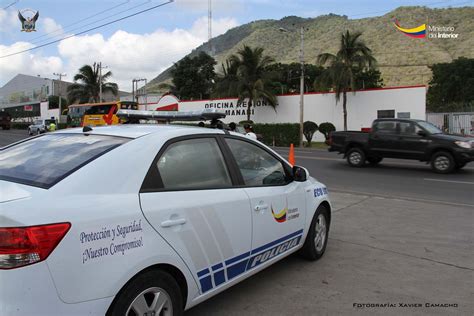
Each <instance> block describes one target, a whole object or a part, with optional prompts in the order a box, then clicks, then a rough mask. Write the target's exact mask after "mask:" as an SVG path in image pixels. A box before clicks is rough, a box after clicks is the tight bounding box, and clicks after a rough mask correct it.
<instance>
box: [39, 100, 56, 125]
mask: <svg viewBox="0 0 474 316" xmlns="http://www.w3.org/2000/svg"><path fill="white" fill-rule="evenodd" d="M40 109H41V112H40V113H41V119H43V120H45V119H50V118H51V117H54V118H55V119H56V120H58V121H59V109H52V110H50V109H49V102H48V101H46V102H41V104H40Z"/></svg>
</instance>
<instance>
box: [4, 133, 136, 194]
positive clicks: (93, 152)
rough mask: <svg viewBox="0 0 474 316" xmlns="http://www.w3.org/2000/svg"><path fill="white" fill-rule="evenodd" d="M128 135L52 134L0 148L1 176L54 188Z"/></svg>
mask: <svg viewBox="0 0 474 316" xmlns="http://www.w3.org/2000/svg"><path fill="white" fill-rule="evenodd" d="M129 140H130V139H128V138H123V137H113V136H101V135H85V134H48V135H44V136H40V137H37V138H34V139H31V140H27V141H25V142H22V143H19V144H17V145H13V146H11V147H6V148H4V149H2V150H0V180H7V181H12V182H17V183H22V184H27V185H32V186H37V187H41V188H46V189H47V188H50V187H51V186H53V185H54V184H56V183H57V182H59V181H61V180H62V179H64V178H65V177H67V176H68V175H70V174H71V173H73V172H74V171H76V170H78V169H79V168H81V167H82V166H84V165H86V164H88V163H89V162H91V161H92V160H94V159H96V158H97V157H99V156H101V155H103V154H105V153H106V152H108V151H110V150H112V149H114V148H116V147H118V146H120V145H122V144H123V143H125V142H127V141H129Z"/></svg>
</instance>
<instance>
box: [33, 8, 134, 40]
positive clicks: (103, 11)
mask: <svg viewBox="0 0 474 316" xmlns="http://www.w3.org/2000/svg"><path fill="white" fill-rule="evenodd" d="M129 2H130V0H127V1H125V2H122V3H120V4H117V5H115V6H113V7H110V8H108V9H105V10H102V11H100V12H97V13H95V14H93V15H91V16H89V17H86V18H83V19H80V20H79V21H76V22H74V23H71V24H68V25H66V26H64V27H63V28H58V29H56V30H54V31H51V32H49V33H45V34H43V35H40V36H37V37H34V38H32V39H31V41H34V40H37V39H39V38H42V37H45V36H48V35H50V34H53V33H57V32H59V31H61V30H67V28H68V27H71V26H73V25H76V24H79V23H81V22H83V21H87V20H89V19H91V18H93V17H96V16H98V15H101V14H102V13H105V12H107V11H111V10H114V9H116V8H118V7H120V6H122V5H124V4H127V3H129ZM31 43H32V44H35V42H31Z"/></svg>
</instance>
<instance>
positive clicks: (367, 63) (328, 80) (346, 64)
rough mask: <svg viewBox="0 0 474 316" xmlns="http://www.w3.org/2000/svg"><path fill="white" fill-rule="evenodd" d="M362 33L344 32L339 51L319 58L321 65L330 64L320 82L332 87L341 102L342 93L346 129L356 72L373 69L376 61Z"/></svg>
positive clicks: (337, 99) (337, 100)
mask: <svg viewBox="0 0 474 316" xmlns="http://www.w3.org/2000/svg"><path fill="white" fill-rule="evenodd" d="M361 35H362V33H360V32H355V33H350V32H349V31H346V32H345V33H342V34H341V38H340V45H339V50H338V51H337V53H336V54H335V55H334V54H330V53H324V54H320V55H318V58H317V62H318V64H319V65H321V66H324V65H328V68H327V69H325V71H324V72H323V74H322V75H321V76H320V77H319V78H318V81H319V84H321V85H323V86H325V85H327V86H331V87H332V89H333V90H334V92H335V97H336V102H339V100H340V98H341V95H342V108H343V115H344V130H347V92H348V91H353V92H354V93H355V90H356V88H357V85H356V82H357V81H356V76H355V72H356V71H363V70H370V69H373V68H374V66H375V63H376V60H375V58H374V57H373V55H372V51H371V50H370V48H368V47H367V46H366V45H365V43H364V42H363V41H362V40H361V39H360V36H361ZM321 82H322V83H321Z"/></svg>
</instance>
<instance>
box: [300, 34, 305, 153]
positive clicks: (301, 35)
mask: <svg viewBox="0 0 474 316" xmlns="http://www.w3.org/2000/svg"><path fill="white" fill-rule="evenodd" d="M300 33H301V34H300V41H301V47H300V62H301V76H300V147H303V124H304V121H303V120H304V118H303V111H304V27H303V26H302V27H301V29H300Z"/></svg>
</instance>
